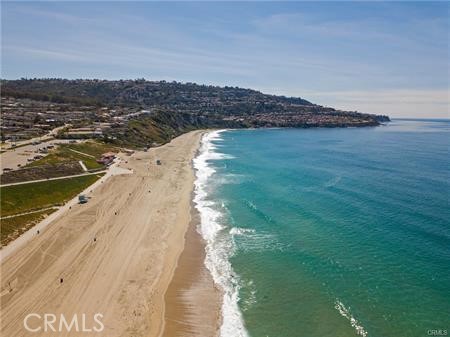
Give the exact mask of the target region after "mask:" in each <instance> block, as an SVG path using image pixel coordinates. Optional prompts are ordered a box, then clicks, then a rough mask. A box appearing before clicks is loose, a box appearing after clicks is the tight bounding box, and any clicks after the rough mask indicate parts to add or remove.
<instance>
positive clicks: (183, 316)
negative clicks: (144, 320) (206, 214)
mask: <svg viewBox="0 0 450 337" xmlns="http://www.w3.org/2000/svg"><path fill="white" fill-rule="evenodd" d="M193 196H194V191H193V192H192V198H193ZM199 222H200V215H199V213H198V211H197V209H196V208H195V205H194V203H193V201H191V221H190V223H189V226H188V228H187V231H186V233H185V244H184V249H183V251H182V253H181V255H180V256H179V258H178V262H177V266H176V269H175V273H174V275H173V277H172V280H171V282H170V284H169V287H168V289H167V291H166V294H165V298H164V300H165V314H164V316H165V317H164V324H165V325H164V331H163V334H162V335H161V337H175V336H176V337H203V336H204V337H218V336H219V330H220V323H221V310H220V308H221V303H222V297H223V294H222V292H221V291H220V290H219V289H218V288H217V287H216V285H215V284H214V281H213V279H212V275H211V273H210V272H209V270H208V269H207V268H206V266H205V263H204V261H205V257H206V253H205V248H206V243H205V241H204V240H203V238H202V237H201V235H200V233H199V232H198V231H197V226H198V224H199Z"/></svg>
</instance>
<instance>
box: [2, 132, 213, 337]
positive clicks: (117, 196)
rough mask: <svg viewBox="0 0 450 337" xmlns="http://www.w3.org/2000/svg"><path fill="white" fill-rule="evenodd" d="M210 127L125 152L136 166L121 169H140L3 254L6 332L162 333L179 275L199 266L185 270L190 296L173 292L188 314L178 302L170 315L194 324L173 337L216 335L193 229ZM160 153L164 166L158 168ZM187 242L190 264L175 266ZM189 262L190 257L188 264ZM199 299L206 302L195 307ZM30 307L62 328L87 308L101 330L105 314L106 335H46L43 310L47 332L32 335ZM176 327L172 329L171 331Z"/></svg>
mask: <svg viewBox="0 0 450 337" xmlns="http://www.w3.org/2000/svg"><path fill="white" fill-rule="evenodd" d="M201 134H202V132H201V131H195V132H191V133H188V134H185V135H182V136H180V137H178V138H176V139H174V140H173V141H172V142H171V143H169V144H167V145H164V146H161V147H159V148H155V149H151V150H150V151H149V152H137V153H136V154H135V155H133V156H131V157H127V156H124V157H123V160H124V161H125V160H126V161H128V163H125V162H122V163H121V164H120V166H121V167H123V168H127V169H131V170H133V173H132V174H125V175H122V174H118V175H114V176H112V177H110V178H109V179H108V180H107V181H105V182H104V183H102V184H101V185H100V186H99V187H97V188H96V189H95V190H93V192H92V194H91V195H90V196H91V199H90V200H89V202H88V203H87V204H83V205H78V204H77V205H74V206H73V207H72V208H71V209H70V210H67V212H65V213H64V214H63V215H62V216H60V217H58V218H57V219H55V220H54V221H52V222H51V223H50V224H48V226H47V227H46V228H45V230H43V231H42V232H41V233H40V234H39V235H36V236H35V237H34V238H32V239H31V240H30V241H28V242H27V243H26V244H25V245H23V246H21V247H19V248H18V249H17V250H16V251H14V252H13V253H12V254H11V255H9V256H7V257H6V258H5V259H3V260H2V262H1V290H0V299H1V311H0V314H1V315H0V316H1V322H0V326H1V335H2V336H3V335H4V336H53V335H54V336H90V335H95V336H105V337H115V336H124V337H125V336H134V337H137V336H147V337H148V336H150V337H152V336H155V337H157V336H158V337H159V336H162V335H163V333H164V331H163V329H164V317H165V294H166V291H167V289H168V287H169V284H170V283H171V280H172V278H173V276H174V275H175V276H176V277H175V279H174V282H177V281H176V280H177V279H178V274H179V273H181V272H182V270H183V269H182V267H181V266H190V267H189V268H187V271H186V273H182V274H181V275H184V277H181V278H180V283H179V285H178V287H177V289H178V291H176V292H175V293H176V294H181V295H182V297H178V298H174V300H171V299H170V290H169V291H168V292H167V302H168V303H169V304H175V303H178V301H179V300H180V299H183V302H182V303H183V304H182V305H181V306H178V307H179V308H180V310H179V311H177V312H176V313H179V315H180V316H179V317H180V319H177V316H176V314H175V316H173V314H172V311H171V310H172V309H169V308H172V306H171V305H168V311H167V315H169V316H168V317H169V318H170V319H172V318H173V320H177V321H181V322H189V319H191V322H192V323H189V324H187V323H186V325H185V326H183V327H185V330H183V329H178V330H173V331H175V335H170V336H178V335H179V336H184V335H185V334H184V333H186V334H187V333H191V332H192V331H205V335H203V334H202V333H200V334H197V333H196V332H193V333H194V334H195V335H196V336H209V335H208V334H206V333H207V331H211V330H208V329H209V328H205V330H200V328H201V327H200V325H199V324H197V323H195V322H199V321H200V319H199V317H200V316H201V315H203V314H204V315H207V316H204V317H208V318H207V319H202V322H208V325H209V320H210V318H209V317H212V316H211V315H210V313H211V310H210V309H207V306H206V304H210V303H214V301H211V299H210V298H209V297H208V296H207V295H206V294H207V293H211V292H208V291H206V290H207V289H213V288H214V287H213V285H212V281H211V278H210V276H209V274H208V273H207V271H206V270H205V269H204V268H202V267H201V266H202V263H200V261H202V256H201V252H202V251H203V248H202V246H201V244H199V242H197V243H196V241H195V240H193V239H191V237H193V238H194V239H195V235H194V234H195V231H193V226H192V225H191V226H190V227H189V223H190V221H191V209H192V205H191V197H192V195H191V193H192V190H193V182H194V172H193V168H192V159H193V157H194V156H195V154H196V150H197V148H198V146H199V142H200V137H201ZM156 159H160V160H161V161H162V165H156V164H155V161H156ZM188 229H189V231H187V230H188ZM186 231H187V232H186ZM186 233H187V235H186V245H185V234H186ZM197 235H198V234H197ZM197 239H199V237H198V236H197ZM191 243H192V244H191ZM200 243H201V241H200ZM184 247H186V252H185V253H183V254H182V255H181V259H180V263H179V266H180V271H177V272H175V270H176V267H177V261H178V259H179V257H180V254H181V253H182V251H183V248H184ZM186 259H187V260H189V261H190V262H188V263H185V262H184V261H185V260H186ZM183 280H184V281H185V282H184V283H183V282H181V281H183ZM173 284H176V283H173ZM194 303H204V304H205V305H204V306H195V307H189V308H188V307H187V306H186V304H189V305H194ZM195 305H196V304H195ZM174 308H175V307H174ZM186 308H188V309H189V310H186ZM215 312H217V309H216V311H215ZM30 313H36V314H39V315H40V317H43V316H44V315H45V314H46V313H50V314H54V315H56V316H57V317H58V320H57V322H56V325H55V326H57V325H58V321H59V317H60V316H61V315H64V316H65V317H66V318H67V319H71V318H72V317H73V316H74V315H78V318H79V320H81V315H82V314H84V315H85V316H86V321H87V323H86V325H87V328H91V329H92V327H93V325H94V324H93V316H94V314H96V313H101V314H102V315H103V318H102V319H101V321H102V323H103V325H104V327H105V328H104V330H102V331H101V332H93V331H91V332H87V331H85V332H76V331H75V330H74V329H72V330H71V331H70V332H67V330H64V331H63V332H62V333H61V332H56V333H53V332H50V331H48V332H44V330H43V322H42V321H43V320H42V319H39V318H36V317H35V318H34V319H33V320H31V321H30V322H31V325H32V327H33V328H39V327H42V330H40V331H39V332H29V331H27V330H26V329H25V328H24V325H23V320H24V318H25V317H26V315H28V314H30ZM213 316H214V315H213ZM211 320H212V318H211ZM211 324H212V325H214V324H213V323H211ZM215 324H216V325H214V326H217V323H215ZM183 327H182V328H183ZM167 329H171V325H170V324H167ZM195 329H198V330H195ZM166 331H167V332H166V333H165V336H169V333H170V331H171V330H166Z"/></svg>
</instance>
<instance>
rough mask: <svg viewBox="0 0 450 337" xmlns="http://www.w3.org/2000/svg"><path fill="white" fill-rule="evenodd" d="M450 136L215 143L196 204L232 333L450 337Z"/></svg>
mask: <svg viewBox="0 0 450 337" xmlns="http://www.w3.org/2000/svg"><path fill="white" fill-rule="evenodd" d="M449 131H450V122H449V121H430V120H394V121H393V122H391V123H389V124H388V125H386V126H381V127H376V128H348V129H269V130H228V131H224V132H213V133H210V134H208V135H207V136H206V137H205V138H204V140H203V144H202V148H201V151H200V155H199V156H198V157H197V158H196V159H195V161H194V165H195V167H196V169H197V181H196V196H195V200H194V201H195V203H196V205H197V208H198V209H199V211H200V215H201V225H200V228H199V230H200V231H201V233H202V235H203V237H204V238H205V239H206V241H207V259H206V265H207V266H208V268H209V269H210V270H211V272H212V274H213V277H214V279H215V281H216V282H217V283H218V284H219V285H220V286H221V287H222V289H223V290H224V296H225V297H224V304H223V308H222V311H223V325H222V328H221V335H222V336H223V337H240V336H252V337H266V336H270V337H299V336H305V337H328V336H329V337H350V336H367V337H370V336H378V337H382V336H383V337H384V336H386V337H394V336H395V337H401V336H405V337H406V336H430V335H433V334H436V333H439V332H434V331H433V330H439V329H441V330H447V335H450V224H449V219H450V205H449V196H450V194H449V193H450V185H449V184H450V179H449V174H450V156H449V145H450V139H449ZM442 333H445V332H444V331H442V332H441V334H442Z"/></svg>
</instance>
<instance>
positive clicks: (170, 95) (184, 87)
mask: <svg viewBox="0 0 450 337" xmlns="http://www.w3.org/2000/svg"><path fill="white" fill-rule="evenodd" d="M21 108H26V109H25V110H26V111H25V110H24V109H21ZM33 111H35V112H36V113H35V114H33ZM49 112H51V114H49ZM2 113H3V121H2V131H3V132H2V133H3V135H4V136H5V137H7V136H8V135H13V134H14V130H16V131H17V126H18V125H19V129H18V131H23V129H26V128H27V125H26V123H25V125H24V126H23V128H20V125H21V121H20V118H19V121H18V120H17V118H18V116H19V117H20V116H25V115H27V116H28V119H32V120H33V124H32V125H28V127H34V125H50V126H51V127H53V126H62V125H65V124H66V123H69V122H70V124H71V125H72V127H74V128H75V130H77V129H80V128H83V129H84V130H85V129H86V128H91V129H92V130H93V135H95V134H94V133H95V130H97V134H96V136H98V137H102V138H104V139H105V140H106V141H109V142H113V143H118V144H128V145H133V146H150V145H151V144H154V143H165V142H167V141H168V140H170V139H172V138H173V137H175V136H177V135H179V134H182V133H184V132H187V131H190V130H194V129H200V128H250V127H252V128H255V127H256V128H259V127H300V128H310V127H364V126H377V125H379V124H380V123H381V122H386V121H389V117H387V116H380V115H373V114H365V113H360V112H356V111H342V110H336V109H334V108H331V107H324V106H321V105H317V104H313V103H311V102H309V101H307V100H305V99H303V98H300V97H285V96H276V95H268V94H263V93H261V92H259V91H256V90H251V89H243V88H238V87H218V86H207V85H198V84H194V83H179V82H166V81H147V80H144V79H139V80H119V81H107V80H84V79H79V80H66V79H21V80H5V81H2ZM11 120H12V121H13V122H12V123H11V122H10V121H11ZM25 120H27V118H25ZM98 130H100V132H99V131H98ZM83 132H85V131H83ZM78 134H79V133H78ZM74 135H77V132H76V131H73V130H72V131H70V130H63V132H60V134H59V136H60V137H64V138H71V137H72V136H74ZM89 136H92V135H89Z"/></svg>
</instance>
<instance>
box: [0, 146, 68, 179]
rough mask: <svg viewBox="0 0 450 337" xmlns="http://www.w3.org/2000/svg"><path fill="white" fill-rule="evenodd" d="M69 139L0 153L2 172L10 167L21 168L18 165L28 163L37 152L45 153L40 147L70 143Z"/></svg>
mask: <svg viewBox="0 0 450 337" xmlns="http://www.w3.org/2000/svg"><path fill="white" fill-rule="evenodd" d="M69 141H70V140H69V139H53V140H50V141H48V142H45V143H41V144H37V145H32V144H30V145H26V146H22V147H19V148H15V149H11V150H7V151H6V152H3V153H2V154H0V162H1V173H3V170H4V169H5V168H10V169H13V170H17V169H18V168H19V166H18V165H20V166H24V165H26V164H28V161H27V159H29V158H33V157H34V156H36V155H37V154H40V155H44V154H43V153H39V152H38V149H39V148H41V147H44V146H48V145H55V144H67V143H69Z"/></svg>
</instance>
